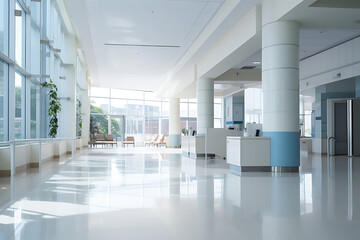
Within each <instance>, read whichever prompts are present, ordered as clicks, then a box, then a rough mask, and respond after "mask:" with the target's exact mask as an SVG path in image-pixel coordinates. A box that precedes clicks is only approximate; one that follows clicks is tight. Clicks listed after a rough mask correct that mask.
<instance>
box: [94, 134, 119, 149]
mask: <svg viewBox="0 0 360 240" xmlns="http://www.w3.org/2000/svg"><path fill="white" fill-rule="evenodd" d="M89 145H90V146H91V147H95V146H98V145H101V146H102V147H104V146H108V145H111V146H112V147H114V145H115V146H116V147H117V139H116V138H115V139H114V136H113V135H112V134H106V135H105V137H104V134H96V135H94V134H90V142H89Z"/></svg>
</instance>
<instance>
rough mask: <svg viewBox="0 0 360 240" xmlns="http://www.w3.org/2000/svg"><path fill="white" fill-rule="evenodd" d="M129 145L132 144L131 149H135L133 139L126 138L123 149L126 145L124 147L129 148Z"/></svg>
mask: <svg viewBox="0 0 360 240" xmlns="http://www.w3.org/2000/svg"><path fill="white" fill-rule="evenodd" d="M129 144H132V145H133V147H135V138H134V137H130V136H129V137H126V139H125V141H123V147H124V146H125V145H126V146H129Z"/></svg>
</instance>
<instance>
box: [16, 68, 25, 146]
mask: <svg viewBox="0 0 360 240" xmlns="http://www.w3.org/2000/svg"><path fill="white" fill-rule="evenodd" d="M14 123H15V139H21V138H25V77H24V76H23V75H21V74H19V73H15V122H14Z"/></svg>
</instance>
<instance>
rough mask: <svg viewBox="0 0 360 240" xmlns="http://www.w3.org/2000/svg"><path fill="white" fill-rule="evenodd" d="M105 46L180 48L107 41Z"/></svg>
mask: <svg viewBox="0 0 360 240" xmlns="http://www.w3.org/2000/svg"><path fill="white" fill-rule="evenodd" d="M104 45H105V46H118V47H150V48H179V47H180V46H175V45H158V44H127V43H105V44H104Z"/></svg>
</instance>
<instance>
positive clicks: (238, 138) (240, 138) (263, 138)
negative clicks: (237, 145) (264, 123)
mask: <svg viewBox="0 0 360 240" xmlns="http://www.w3.org/2000/svg"><path fill="white" fill-rule="evenodd" d="M227 139H233V140H267V139H269V140H270V137H227Z"/></svg>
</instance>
